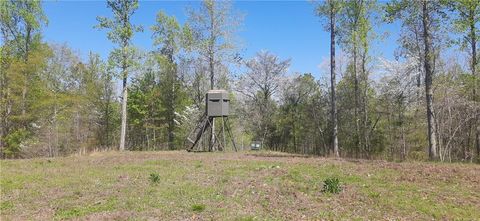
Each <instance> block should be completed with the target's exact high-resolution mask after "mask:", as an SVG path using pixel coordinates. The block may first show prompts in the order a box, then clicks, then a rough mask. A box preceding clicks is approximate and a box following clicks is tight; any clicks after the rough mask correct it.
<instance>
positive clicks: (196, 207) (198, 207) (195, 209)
mask: <svg viewBox="0 0 480 221" xmlns="http://www.w3.org/2000/svg"><path fill="white" fill-rule="evenodd" d="M191 209H192V211H193V212H203V211H204V210H205V204H193V205H192V207H191Z"/></svg>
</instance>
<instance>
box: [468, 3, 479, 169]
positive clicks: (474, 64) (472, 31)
mask: <svg viewBox="0 0 480 221" xmlns="http://www.w3.org/2000/svg"><path fill="white" fill-rule="evenodd" d="M469 15H470V38H471V39H470V43H471V46H472V76H473V77H475V76H476V74H477V73H476V69H477V36H476V30H477V29H476V27H475V8H474V7H471V8H470V12H469ZM474 79H475V78H474ZM473 100H474V103H475V104H476V105H475V110H474V111H475V113H478V111H479V110H478V105H477V104H478V98H477V80H475V81H474V86H473ZM473 122H474V124H475V125H477V126H475V128H474V130H475V146H476V149H477V158H478V159H479V160H480V126H478V125H479V122H478V117H475V119H474V120H473Z"/></svg>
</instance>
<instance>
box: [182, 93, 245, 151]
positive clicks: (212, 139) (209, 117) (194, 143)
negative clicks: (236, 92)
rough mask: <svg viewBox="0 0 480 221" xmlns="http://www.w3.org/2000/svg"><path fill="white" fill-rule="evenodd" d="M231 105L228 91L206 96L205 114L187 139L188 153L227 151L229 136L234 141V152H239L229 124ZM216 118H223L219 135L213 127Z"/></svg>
mask: <svg viewBox="0 0 480 221" xmlns="http://www.w3.org/2000/svg"><path fill="white" fill-rule="evenodd" d="M229 105H230V99H229V98H228V92H227V91H225V90H210V91H208V92H207V94H206V95H205V113H204V114H203V115H202V117H201V118H200V120H199V121H198V123H197V125H196V126H195V128H194V129H193V130H192V132H191V133H190V134H189V135H188V137H187V140H186V147H187V151H189V152H190V151H215V150H219V151H222V150H225V149H226V147H227V142H226V140H227V134H228V136H229V137H230V139H231V141H232V144H233V148H234V150H235V151H237V147H236V145H235V141H234V139H233V135H232V133H231V128H230V124H229V123H228V116H229V108H230V107H229ZM215 118H221V124H220V127H219V128H218V130H217V131H218V134H217V132H216V130H215V128H214V127H213V125H214V120H215ZM208 132H209V133H208ZM205 134H207V136H205ZM208 135H209V136H208Z"/></svg>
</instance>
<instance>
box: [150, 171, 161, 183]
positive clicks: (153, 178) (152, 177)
mask: <svg viewBox="0 0 480 221" xmlns="http://www.w3.org/2000/svg"><path fill="white" fill-rule="evenodd" d="M148 179H149V180H150V182H151V183H158V182H160V175H159V174H158V173H150V176H149V177H148Z"/></svg>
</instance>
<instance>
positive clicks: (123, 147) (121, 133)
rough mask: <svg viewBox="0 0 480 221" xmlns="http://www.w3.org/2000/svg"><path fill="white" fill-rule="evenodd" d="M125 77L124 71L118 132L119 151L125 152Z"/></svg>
mask: <svg viewBox="0 0 480 221" xmlns="http://www.w3.org/2000/svg"><path fill="white" fill-rule="evenodd" d="M127 96H128V91H127V76H126V74H125V71H124V75H123V91H122V126H121V131H120V147H119V150H120V151H123V150H125V136H126V133H127Z"/></svg>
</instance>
